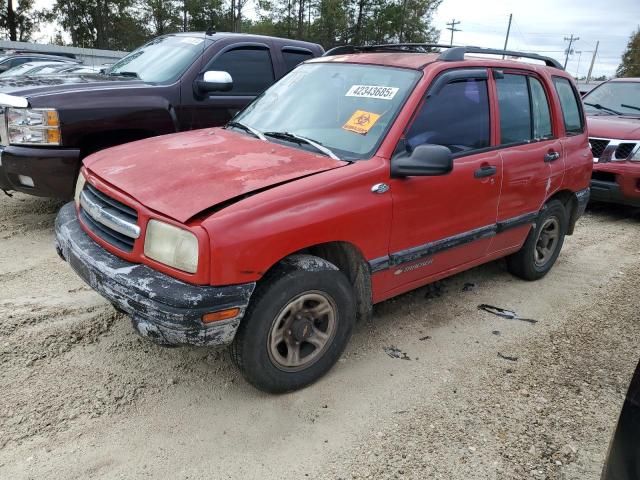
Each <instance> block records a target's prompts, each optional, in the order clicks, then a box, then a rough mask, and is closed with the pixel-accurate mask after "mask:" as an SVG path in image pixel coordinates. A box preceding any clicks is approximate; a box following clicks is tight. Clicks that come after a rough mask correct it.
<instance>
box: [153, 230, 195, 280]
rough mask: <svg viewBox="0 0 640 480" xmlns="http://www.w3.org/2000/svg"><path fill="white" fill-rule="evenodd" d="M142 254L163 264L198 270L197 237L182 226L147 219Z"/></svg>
mask: <svg viewBox="0 0 640 480" xmlns="http://www.w3.org/2000/svg"><path fill="white" fill-rule="evenodd" d="M144 254H145V255H146V256H147V257H149V258H152V259H153V260H156V261H158V262H160V263H164V264H165V265H169V266H170V267H174V268H177V269H178V270H184V271H185V272H189V273H195V272H196V270H198V239H197V238H196V236H195V235H194V234H193V233H191V232H189V231H187V230H184V229H182V228H178V227H174V226H173V225H169V224H168V223H164V222H160V221H158V220H149V223H148V224H147V234H146V236H145V239H144Z"/></svg>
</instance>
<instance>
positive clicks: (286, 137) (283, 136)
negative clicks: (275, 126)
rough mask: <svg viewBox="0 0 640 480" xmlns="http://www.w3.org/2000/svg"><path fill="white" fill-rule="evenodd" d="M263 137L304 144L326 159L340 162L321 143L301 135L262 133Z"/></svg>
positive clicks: (338, 158)
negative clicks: (329, 158)
mask: <svg viewBox="0 0 640 480" xmlns="http://www.w3.org/2000/svg"><path fill="white" fill-rule="evenodd" d="M264 134H265V136H267V137H273V138H279V139H282V140H288V141H290V142H295V143H298V144H302V143H306V144H307V145H311V146H312V147H313V148H315V149H316V150H318V151H319V152H321V153H324V154H325V155H326V156H327V157H331V158H333V159H334V160H340V157H338V156H337V155H336V154H335V153H333V152H332V151H331V150H329V149H328V148H327V147H325V146H324V145H322V144H321V143H318V142H316V141H315V140H311V139H310V138H307V137H303V136H302V135H297V134H295V133H291V132H264Z"/></svg>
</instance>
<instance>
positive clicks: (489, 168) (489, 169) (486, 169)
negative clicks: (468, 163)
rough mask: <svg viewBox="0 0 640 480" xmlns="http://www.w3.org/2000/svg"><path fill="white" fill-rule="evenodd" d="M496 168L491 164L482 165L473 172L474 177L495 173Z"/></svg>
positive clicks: (488, 175)
mask: <svg viewBox="0 0 640 480" xmlns="http://www.w3.org/2000/svg"><path fill="white" fill-rule="evenodd" d="M497 171H498V169H497V168H496V167H495V166H493V165H483V166H481V167H480V168H479V169H478V170H476V171H475V172H474V173H473V176H474V177H475V178H484V177H490V176H492V175H495V174H496V172H497Z"/></svg>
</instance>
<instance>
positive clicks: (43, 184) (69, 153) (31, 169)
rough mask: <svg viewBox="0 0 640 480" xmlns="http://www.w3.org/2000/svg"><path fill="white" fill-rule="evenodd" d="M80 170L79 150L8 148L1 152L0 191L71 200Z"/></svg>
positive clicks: (11, 146)
mask: <svg viewBox="0 0 640 480" xmlns="http://www.w3.org/2000/svg"><path fill="white" fill-rule="evenodd" d="M79 169H80V150H78V149H69V148H62V147H53V148H45V147H42V148H32V147H18V146H13V145H10V146H8V147H4V149H2V151H0V188H2V189H3V190H16V191H19V192H24V193H28V194H31V195H37V196H39V197H57V198H67V199H70V198H72V197H73V191H74V187H75V181H76V176H77V175H78V170H79ZM31 183H33V186H30V184H31Z"/></svg>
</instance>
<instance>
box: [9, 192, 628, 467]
mask: <svg viewBox="0 0 640 480" xmlns="http://www.w3.org/2000/svg"><path fill="white" fill-rule="evenodd" d="M60 205H61V204H60V203H59V202H54V201H51V200H44V199H37V198H31V197H28V196H24V195H15V196H14V197H13V198H8V197H2V198H0V478H2V479H22V478H34V479H41V478H55V479H87V478H101V479H102V478H108V479H111V478H114V479H130V478H131V479H133V478H171V479H183V478H184V479H186V478H189V479H218V478H220V479H283V478H296V479H298V478H302V479H304V478H323V479H324V478H326V479H338V478H341V479H345V480H346V479H351V478H373V479H378V478H414V479H425V478H442V479H465V480H466V479H476V478H478V479H511V478H514V479H515V478H540V479H542V478H550V479H596V478H599V473H600V470H601V466H602V461H603V458H604V456H605V454H606V450H607V446H608V443H609V440H610V437H611V434H612V432H613V429H614V426H615V422H616V420H617V416H618V413H619V411H620V408H621V405H622V401H623V398H624V393H625V391H626V387H627V385H628V382H629V379H630V377H631V374H632V372H633V369H634V368H635V365H636V363H637V362H638V360H639V359H640V341H639V340H640V319H639V318H638V304H639V299H640V282H638V277H637V272H638V268H639V267H640V213H639V212H638V211H635V210H632V209H627V208H622V207H605V206H596V207H594V208H591V209H590V210H589V212H588V213H587V215H586V216H585V217H583V219H582V220H581V221H580V223H579V225H578V228H577V231H576V234H575V235H574V236H573V237H569V238H567V241H566V243H565V247H564V250H563V253H562V254H561V256H560V258H559V260H558V263H557V264H556V266H555V268H554V269H553V270H552V272H551V273H550V274H549V275H548V276H547V277H546V278H545V279H543V280H541V281H538V282H535V283H527V282H523V281H521V280H518V279H515V278H513V277H512V276H510V275H509V274H508V273H507V272H506V269H505V266H504V263H503V262H495V263H491V264H489V265H485V266H482V267H479V268H476V269H473V270H471V271H469V272H466V273H464V274H461V275H458V276H456V277H453V278H451V279H448V280H446V281H444V282H441V283H438V284H436V285H435V286H430V287H425V288H422V289H419V290H416V291H414V292H411V293H409V294H406V295H403V296H401V297H398V298H396V299H393V300H390V301H387V302H384V303H383V304H380V305H378V306H376V308H375V314H374V317H373V319H372V321H371V322H368V323H362V324H360V325H359V326H358V327H357V330H356V332H355V334H354V337H353V339H352V341H351V344H350V345H349V347H348V348H347V351H346V352H345V354H344V356H343V358H342V359H341V360H340V361H339V363H338V364H337V366H336V367H335V368H334V369H333V370H332V371H331V372H330V373H329V374H328V375H327V376H326V377H325V378H323V379H322V380H321V381H319V382H318V383H317V384H315V385H313V386H311V387H309V388H307V389H305V390H303V391H300V392H296V393H293V394H288V395H281V396H270V395H267V394H263V393H261V392H258V391H256V390H255V389H253V388H252V387H250V386H249V385H247V384H246V383H245V382H244V380H243V379H242V378H241V377H240V375H239V374H238V372H237V371H236V370H235V368H234V367H233V366H232V364H231V362H230V360H229V359H228V356H227V353H226V352H225V351H224V350H222V351H214V350H208V349H200V348H180V349H165V348H161V347H157V346H155V345H153V344H150V343H148V342H146V341H144V340H142V339H140V338H139V337H137V336H136V334H135V333H134V332H133V330H132V329H131V326H130V324H129V320H128V319H127V318H126V317H124V316H122V315H120V314H118V313H116V312H115V311H114V310H113V309H112V308H111V306H110V305H109V304H108V303H107V302H106V301H105V300H103V299H102V298H101V297H100V296H98V295H97V294H95V293H94V292H93V291H92V290H91V289H89V288H88V287H86V286H85V285H84V284H83V283H82V282H81V281H80V280H79V279H78V278H77V277H76V275H75V274H74V273H73V272H72V271H71V270H70V268H69V267H68V266H67V265H66V264H65V263H64V262H62V261H61V260H60V259H59V258H58V257H57V255H56V253H55V250H54V248H53V220H54V216H55V213H56V210H57V209H58V208H59V207H60ZM482 303H488V304H492V305H496V306H500V307H505V308H510V309H512V310H515V311H517V312H518V313H519V314H520V315H521V316H523V317H528V318H532V319H536V320H538V322H537V323H535V324H531V323H527V322H522V321H517V320H506V319H503V318H499V317H496V316H493V315H491V314H489V313H486V312H483V311H479V310H478V309H477V306H478V305H479V304H482ZM390 347H394V348H396V349H397V350H399V351H400V352H402V353H404V354H406V357H408V358H407V359H401V358H392V357H391V356H389V355H388V354H387V353H385V349H388V348H390ZM505 357H507V358H505Z"/></svg>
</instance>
